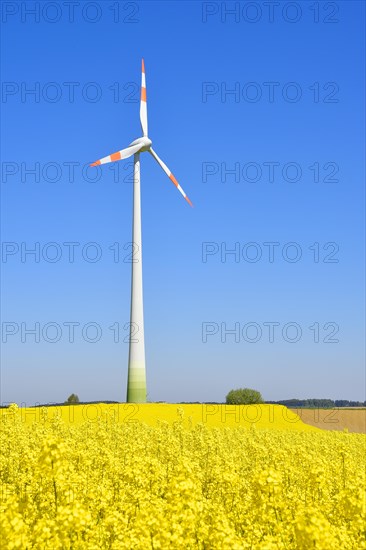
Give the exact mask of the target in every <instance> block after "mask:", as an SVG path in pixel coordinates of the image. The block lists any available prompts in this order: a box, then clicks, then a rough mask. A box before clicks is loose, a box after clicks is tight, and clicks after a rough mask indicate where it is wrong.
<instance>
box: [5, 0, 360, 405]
mask: <svg viewBox="0 0 366 550" xmlns="http://www.w3.org/2000/svg"><path fill="white" fill-rule="evenodd" d="M55 4H56V5H57V6H59V7H58V9H57V10H56V8H55ZM233 6H234V8H235V6H239V8H235V9H237V11H236V12H235V13H227V12H225V9H230V8H232V7H233ZM312 6H317V9H318V11H314V10H315V8H314V7H312ZM117 8H118V10H119V11H116V10H117ZM27 9H28V11H27ZM32 9H33V11H34V10H35V12H34V13H33V14H32V13H30V11H29V10H32ZM69 9H71V8H68V7H67V6H65V5H64V3H62V2H59V3H49V2H43V3H42V2H41V3H39V2H28V3H24V2H4V3H3V5H2V10H3V13H2V17H3V24H2V27H3V32H2V42H3V43H2V46H3V47H2V79H3V88H2V115H3V117H2V118H3V122H2V151H1V153H2V182H1V185H2V218H1V219H2V241H3V245H2V246H3V248H2V312H1V315H2V363H1V381H2V388H1V401H2V402H9V401H16V402H18V403H26V404H27V405H32V404H33V403H35V402H58V401H63V400H64V399H66V398H67V396H68V395H69V394H70V393H72V392H74V393H77V394H78V395H79V397H80V399H82V400H98V399H111V400H117V401H123V400H124V399H125V394H126V381H127V358H128V344H127V343H126V342H124V341H123V340H124V339H125V337H126V334H127V333H126V330H125V329H124V327H125V324H126V323H128V321H129V308H130V269H131V263H129V261H128V254H129V252H130V248H129V245H128V243H129V242H130V241H131V223H132V220H131V213H132V184H131V181H130V178H131V167H132V165H131V163H130V161H129V160H127V161H122V162H120V163H115V165H114V166H113V169H111V168H110V167H109V166H106V167H104V168H103V169H102V170H99V171H98V170H97V171H96V169H92V168H91V169H88V168H87V165H88V163H89V162H92V161H94V160H96V159H98V158H101V157H102V156H105V155H107V154H109V153H112V152H114V151H116V150H118V149H121V148H123V147H125V146H127V145H128V144H129V143H130V142H131V141H132V140H133V139H135V138H136V137H139V136H140V133H141V130H140V122H139V104H138V96H139V85H140V66H141V58H142V57H144V59H145V66H146V77H147V97H148V116H149V134H150V137H151V139H152V141H153V147H154V149H155V150H156V151H157V153H158V154H159V155H160V156H161V157H162V159H163V160H164V161H165V162H166V163H167V165H168V166H169V168H170V169H171V170H172V171H173V173H174V174H175V176H176V177H177V179H178V181H179V182H180V184H181V185H182V187H183V189H184V190H185V191H186V193H187V194H188V196H189V197H190V198H191V200H192V202H193V204H194V205H195V207H194V209H191V208H189V206H188V205H187V203H186V202H185V201H184V200H183V199H182V197H181V196H180V194H179V193H178V192H177V191H176V189H175V188H174V186H173V185H172V184H171V182H170V181H169V179H168V178H167V177H166V176H165V175H164V173H163V172H162V170H161V169H160V168H159V166H158V165H157V164H156V163H155V162H154V160H153V159H152V157H151V156H150V155H143V156H142V166H141V170H142V215H143V227H142V230H143V262H144V264H143V266H144V267H143V269H144V299H145V338H146V342H145V343H146V361H147V382H148V397H149V399H150V400H152V401H155V400H164V401H172V402H175V401H221V400H224V398H225V395H226V393H227V392H228V391H229V390H230V389H232V388H235V387H253V388H256V389H258V390H260V391H261V392H262V394H263V396H264V398H265V399H268V400H277V399H287V398H292V397H298V398H310V397H329V398H334V399H337V398H344V399H356V400H363V399H365V393H364V388H365V371H364V344H363V340H364V332H365V327H364V311H363V307H364V306H363V304H364V290H363V286H364V263H363V257H364V236H363V235H364V232H363V227H364V191H363V182H364V150H365V139H364V128H363V125H364V114H365V113H364V94H365V85H364V76H363V75H364V64H365V54H364V49H363V48H364V32H365V31H364V4H363V3H362V2H350V1H348V2H335V3H327V2H319V3H315V4H314V3H310V2H295V3H292V7H291V6H290V7H288V3H284V2H280V3H279V5H278V6H277V5H276V6H274V7H273V10H274V11H273V13H272V14H271V13H270V12H269V11H268V10H269V7H268V5H267V3H265V2H259V1H258V2H254V3H251V4H250V5H249V6H248V3H247V2H241V3H234V2H226V3H223V2H202V3H201V2H154V1H149V2H109V1H105V2H94V3H91V2H79V3H77V5H76V4H75V6H74V14H73V16H72V14H71V12H70V11H68V10H69ZM37 10H38V11H37ZM31 90H33V93H32V91H31ZM230 92H231V93H230ZM32 169H33V173H32V172H31V171H32ZM230 171H231V172H230ZM50 243H51V244H50ZM52 243H54V244H52ZM65 243H76V244H74V245H70V244H65ZM93 243H94V244H93ZM116 243H117V244H116ZM265 243H267V244H265ZM268 243H272V244H268ZM30 249H34V250H36V253H35V254H33V255H32V254H26V250H30ZM72 249H73V250H74V258H73V261H71V259H72V256H71V252H70V251H71V250H72ZM117 250H118V251H119V257H117V255H116V254H117ZM230 250H235V253H234V254H228V253H227V252H228V251H230ZM271 250H272V251H273V254H274V255H273V256H272V257H271V256H270V254H269V252H270V251H271ZM94 259H95V260H96V261H94ZM254 259H257V261H253V260H254ZM37 323H38V324H37ZM273 323H274V324H273ZM73 324H74V325H73ZM72 325H73V326H74V337H73V338H72V337H71V328H70V327H71V326H72ZM110 327H113V328H110ZM117 327H118V328H119V334H118V335H117V332H116V331H117ZM271 327H272V329H271ZM310 327H311V328H310ZM32 328H33V329H35V330H36V335H35V334H33V335H32V334H31V333H28V332H27V330H29V329H32ZM233 329H235V330H234V333H231V334H230V333H229V332H227V331H230V330H233ZM271 330H273V334H272V333H271ZM38 334H39V338H38ZM36 339H39V342H36V341H35V340H36ZM94 339H95V340H97V341H95V342H93V340H94ZM52 340H57V341H55V342H52ZM115 340H116V341H115Z"/></svg>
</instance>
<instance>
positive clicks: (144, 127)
mask: <svg viewBox="0 0 366 550" xmlns="http://www.w3.org/2000/svg"><path fill="white" fill-rule="evenodd" d="M140 121H141V128H142V133H143V135H144V136H147V103H146V76H145V63H144V60H142V66H141V100H140Z"/></svg>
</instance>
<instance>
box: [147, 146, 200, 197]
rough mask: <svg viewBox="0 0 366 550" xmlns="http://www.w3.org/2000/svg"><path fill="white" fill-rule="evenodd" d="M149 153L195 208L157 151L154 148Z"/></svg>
mask: <svg viewBox="0 0 366 550" xmlns="http://www.w3.org/2000/svg"><path fill="white" fill-rule="evenodd" d="M149 152H150V153H151V154H152V156H153V157H154V159H155V160H156V162H157V163H158V164H160V166H161V167H162V169H163V170H164V172H165V173H166V175H167V176H168V178H169V179H170V180H171V181H172V182H173V183H174V185H175V187H176V188H177V189H178V191H180V192H181V193H182V195H183V197H184V198H185V199H186V201H187V202H188V204H190V205H191V206H193V204H192V203H191V201H190V200H189V198H188V197H187V195H186V194H185V192H184V191H183V189H182V188H181V186H180V185H179V183H178V182H177V180H176V179H175V177H174V175H173V174H172V173H171V171H170V170H169V168H168V167H167V165H166V164H165V163H164V162H163V161H162V160H161V158H159V157H158V155H157V154H156V153H155V151H154V150H153V149H152V148H150V149H149Z"/></svg>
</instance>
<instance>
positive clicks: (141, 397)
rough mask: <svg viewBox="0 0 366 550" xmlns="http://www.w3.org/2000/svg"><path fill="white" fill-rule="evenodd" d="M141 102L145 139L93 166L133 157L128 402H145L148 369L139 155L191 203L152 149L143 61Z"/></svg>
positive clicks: (138, 140) (104, 158)
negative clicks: (156, 166) (148, 156)
mask: <svg viewBox="0 0 366 550" xmlns="http://www.w3.org/2000/svg"><path fill="white" fill-rule="evenodd" d="M141 73H142V74H141V101H140V121H141V128H142V133H143V136H142V137H140V138H138V139H135V140H134V141H133V142H132V143H130V145H129V146H128V147H126V149H121V150H120V151H117V152H116V153H112V154H111V155H108V156H107V157H103V158H102V159H100V160H97V161H96V162H93V164H91V166H99V165H100V164H107V163H109V162H115V161H118V160H122V159H127V158H129V157H131V156H132V155H134V159H133V160H134V168H133V222H132V223H133V228H132V241H133V244H134V245H135V248H136V249H137V250H136V252H135V253H134V258H133V261H132V285H131V315H130V339H129V345H130V347H129V358H128V380H127V403H146V368H145V337H144V307H143V295H142V242H141V195H140V153H144V152H146V151H147V152H148V153H150V154H151V155H152V156H153V157H154V159H155V160H156V161H157V163H158V164H160V166H161V168H162V169H163V170H164V172H165V173H166V175H167V176H168V177H169V178H170V180H171V181H172V182H173V183H174V185H175V186H176V187H177V189H178V191H180V192H181V193H182V195H183V197H184V198H185V199H186V201H187V202H188V203H189V204H190V205H191V206H193V205H192V203H191V201H190V200H189V198H188V197H187V195H186V194H185V192H184V191H183V189H182V188H181V186H180V185H179V183H178V182H177V180H176V178H175V177H174V175H173V174H172V172H171V171H170V170H169V168H168V167H167V165H166V164H165V163H164V162H163V161H162V160H161V158H160V157H158V155H157V154H156V153H155V151H154V150H153V148H152V147H151V145H152V141H151V139H149V137H148V135H147V104H146V77H145V65H144V60H142V69H141Z"/></svg>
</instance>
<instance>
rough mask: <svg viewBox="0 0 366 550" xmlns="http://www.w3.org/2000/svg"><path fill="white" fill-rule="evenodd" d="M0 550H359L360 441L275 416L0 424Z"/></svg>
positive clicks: (137, 409)
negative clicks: (0, 539) (0, 542)
mask: <svg viewBox="0 0 366 550" xmlns="http://www.w3.org/2000/svg"><path fill="white" fill-rule="evenodd" d="M0 419H1V436H0V437H1V439H0V443H1V458H0V475H1V514H0V517H1V526H0V528H1V536H2V545H1V548H2V549H8V550H11V549H24V550H28V549H40V550H44V549H50V550H63V549H67V550H99V549H114V550H132V549H136V550H149V549H161V550H168V549H182V550H190V549H202V550H203V549H205V550H209V549H217V550H219V549H220V550H221V549H222V550H240V549H243V550H312V549H315V550H362V549H365V548H366V545H365V500H364V485H365V478H364V471H365V464H364V462H365V441H366V438H365V436H364V435H363V434H353V433H352V434H351V433H345V432H325V431H322V430H318V429H316V428H314V427H311V426H307V425H305V424H303V423H302V422H301V421H300V420H299V419H298V418H297V419H296V415H294V414H293V413H291V412H289V411H287V412H284V411H283V407H279V406H273V405H272V406H270V405H263V406H255V407H254V406H252V407H251V408H250V407H249V408H248V407H225V406H221V407H220V406H217V405H207V406H206V407H205V406H202V405H165V404H164V405H160V404H159V405H158V404H155V405H153V404H148V405H140V406H132V405H123V404H122V405H113V406H112V405H96V406H94V405H90V406H89V408H88V409H87V408H85V407H83V406H82V405H79V406H75V407H62V408H39V409H32V410H31V409H27V410H24V409H19V408H18V407H17V406H16V405H12V406H11V407H10V408H9V409H6V410H3V411H2V413H1V416H0Z"/></svg>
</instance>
